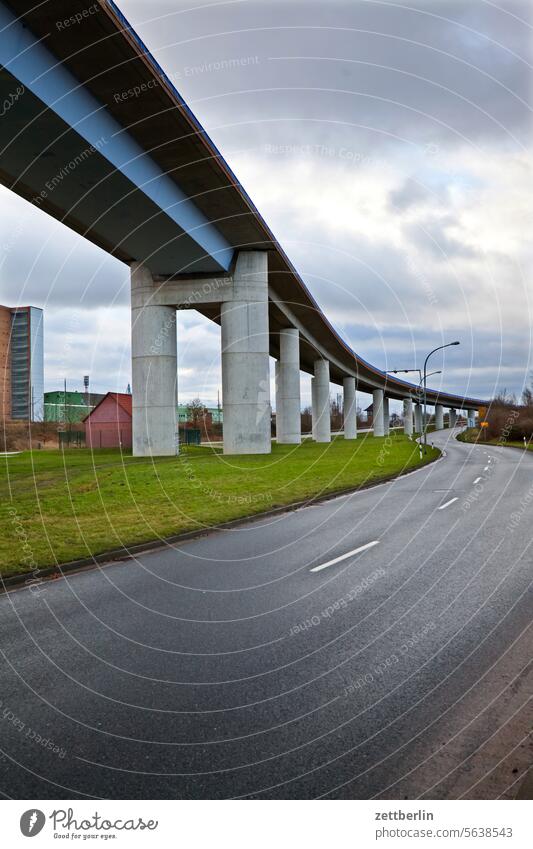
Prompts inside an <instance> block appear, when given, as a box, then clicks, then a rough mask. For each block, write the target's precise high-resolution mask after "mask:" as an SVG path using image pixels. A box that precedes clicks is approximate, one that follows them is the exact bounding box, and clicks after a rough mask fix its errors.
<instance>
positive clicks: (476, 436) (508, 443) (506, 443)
mask: <svg viewBox="0 0 533 849" xmlns="http://www.w3.org/2000/svg"><path fill="white" fill-rule="evenodd" d="M457 439H458V440H459V441H460V442H471V443H477V444H478V445H499V446H500V447H501V448H509V447H510V448H522V449H524V447H525V449H526V450H527V451H533V442H531V441H530V442H528V443H527V445H526V446H524V442H523V440H522V441H521V442H520V441H519V440H517V441H512V440H503V441H502V440H500V439H484V437H483V434H482V433H481V430H480V428H477V427H471V428H468V430H465V431H463V432H462V433H460V434H459V435H458V436H457Z"/></svg>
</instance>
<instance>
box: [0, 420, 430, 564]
mask: <svg viewBox="0 0 533 849" xmlns="http://www.w3.org/2000/svg"><path fill="white" fill-rule="evenodd" d="M438 454H439V452H438V451H437V450H436V449H434V450H431V451H430V452H429V453H428V454H427V456H426V457H425V458H424V459H423V460H422V461H421V460H420V458H419V450H418V446H417V445H416V444H415V443H413V442H411V441H410V440H408V439H407V437H405V436H404V435H403V434H394V435H393V436H391V437H390V438H389V439H383V438H382V439H375V438H374V437H373V436H372V435H370V434H368V435H367V434H365V435H364V436H362V437H360V438H359V439H358V440H357V441H356V442H346V441H344V439H342V438H336V439H334V440H333V442H332V443H331V444H330V445H317V444H316V443H314V442H311V440H306V441H304V442H303V443H302V445H300V446H298V447H295V446H288V445H284V446H282V445H276V444H275V443H274V445H273V450H272V454H271V455H270V456H254V457H244V456H240V457H224V456H223V455H222V454H221V453H219V450H216V451H215V450H213V449H211V448H208V447H205V448H204V447H202V448H183V449H182V453H181V454H180V456H179V457H169V458H159V459H156V460H150V459H145V458H133V457H131V456H129V455H122V456H121V454H120V452H119V451H118V450H116V451H115V450H108V451H106V450H103V451H96V452H94V453H92V454H91V452H90V451H87V450H68V451H64V452H59V451H33V452H24V453H23V454H20V455H18V456H13V457H1V458H0V469H1V471H0V505H1V506H0V515H1V522H0V572H1V574H2V575H3V576H4V577H5V576H7V575H9V574H15V573H17V572H22V571H33V570H34V569H36V568H38V567H42V566H50V565H56V564H57V563H65V562H68V561H69V560H74V559H78V558H81V557H87V556H89V555H92V554H98V553H101V552H105V551H109V550H110V549H114V548H119V547H121V546H124V545H132V544H135V543H142V542H147V541H148V540H153V539H156V538H158V537H165V536H169V535H172V534H176V533H180V532H183V531H191V530H197V529H198V530H199V529H202V528H204V527H206V526H212V525H216V524H217V523H220V522H226V521H228V520H230V519H237V518H240V517H243V516H249V515H252V514H254V513H260V512H262V511H264V510H268V509H270V508H272V507H275V506H278V505H285V504H291V503H293V502H297V501H302V500H304V499H307V498H310V497H313V496H318V495H321V494H324V493H328V492H335V491H338V490H343V489H350V488H354V487H359V486H365V484H368V483H370V482H373V481H377V480H382V479H384V478H387V477H389V476H391V475H395V474H398V473H400V472H402V471H406V470H408V469H411V468H414V467H416V466H419V465H421V464H422V463H425V462H429V461H430V460H432V459H435V458H436V457H437V456H438Z"/></svg>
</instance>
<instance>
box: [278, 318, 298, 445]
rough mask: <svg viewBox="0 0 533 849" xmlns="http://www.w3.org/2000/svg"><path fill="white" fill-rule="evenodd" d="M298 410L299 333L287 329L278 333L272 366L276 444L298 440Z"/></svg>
mask: <svg viewBox="0 0 533 849" xmlns="http://www.w3.org/2000/svg"><path fill="white" fill-rule="evenodd" d="M301 422H302V417H301V409H300V334H299V332H298V330H297V329H296V328H293V327H289V328H286V329H284V330H281V331H280V334H279V362H277V363H276V438H277V440H278V442H280V443H287V444H294V445H298V444H299V443H300V442H301V441H302V424H301Z"/></svg>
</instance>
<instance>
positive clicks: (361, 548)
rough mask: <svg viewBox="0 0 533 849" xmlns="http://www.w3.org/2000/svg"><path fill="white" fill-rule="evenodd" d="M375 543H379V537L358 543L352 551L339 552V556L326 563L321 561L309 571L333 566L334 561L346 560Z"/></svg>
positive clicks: (317, 570) (319, 570)
mask: <svg viewBox="0 0 533 849" xmlns="http://www.w3.org/2000/svg"><path fill="white" fill-rule="evenodd" d="M375 545H379V539H375V540H373V541H372V542H367V544H366V545H360V546H359V548H354V550H353V551H348V552H347V554H341V556H340V557H335V559H334V560H328V562H327V563H322V564H321V565H320V566H314V567H313V568H312V569H310V570H309V571H310V572H321V571H322V569H327V567H328V566H334V564H335V563H340V562H341V560H346V559H347V558H348V557H353V556H354V554H359V552H360V551H366V550H367V548H373V547H374V546H375Z"/></svg>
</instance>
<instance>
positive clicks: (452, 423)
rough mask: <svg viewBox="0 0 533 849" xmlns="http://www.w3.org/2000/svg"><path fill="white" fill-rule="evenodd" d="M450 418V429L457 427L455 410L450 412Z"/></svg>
mask: <svg viewBox="0 0 533 849" xmlns="http://www.w3.org/2000/svg"><path fill="white" fill-rule="evenodd" d="M449 418H450V421H449V424H450V427H455V426H456V424H457V413H456V411H455V410H450V413H449Z"/></svg>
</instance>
